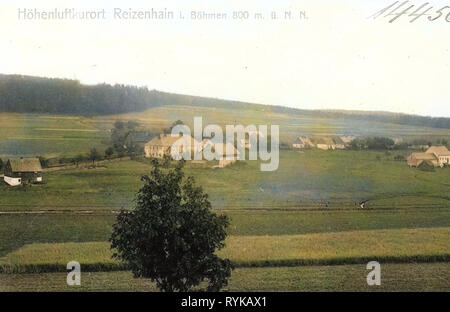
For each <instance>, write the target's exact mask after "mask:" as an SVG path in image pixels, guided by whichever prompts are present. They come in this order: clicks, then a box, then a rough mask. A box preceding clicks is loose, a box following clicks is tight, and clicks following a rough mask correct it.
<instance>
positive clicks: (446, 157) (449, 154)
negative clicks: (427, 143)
mask: <svg viewBox="0 0 450 312" xmlns="http://www.w3.org/2000/svg"><path fill="white" fill-rule="evenodd" d="M425 153H427V154H433V155H434V156H436V158H437V159H438V161H439V165H440V166H441V167H442V166H444V165H450V151H449V150H448V149H447V147H445V146H431V147H430V148H429V149H427V151H426V152H425Z"/></svg>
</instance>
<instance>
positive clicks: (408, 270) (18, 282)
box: [0, 262, 450, 292]
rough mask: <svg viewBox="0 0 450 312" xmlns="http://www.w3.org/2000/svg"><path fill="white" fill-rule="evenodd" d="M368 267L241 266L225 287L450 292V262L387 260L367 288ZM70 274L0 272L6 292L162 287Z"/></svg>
mask: <svg viewBox="0 0 450 312" xmlns="http://www.w3.org/2000/svg"><path fill="white" fill-rule="evenodd" d="M367 273H368V270H366V266H365V265H360V264H354V265H337V266H336V265H334V266H301V267H276V268H238V269H236V270H234V271H233V274H232V276H231V279H230V281H229V284H228V286H227V287H226V288H225V289H224V291H251V292H253V291H365V292H372V291H416V292H417V291H450V281H449V279H448V278H446V277H448V276H450V263H448V262H445V263H420V264H416V263H408V264H405V263H402V264H391V263H387V264H382V269H381V285H380V286H368V285H367V283H366V275H367ZM66 277H67V274H66V273H41V274H0V292H1V291H65V292H71V291H121V292H123V291H157V289H156V287H155V285H154V284H153V283H152V282H150V281H149V280H147V279H135V278H133V276H132V274H131V273H130V272H125V271H120V272H89V273H82V275H81V286H67V283H66Z"/></svg>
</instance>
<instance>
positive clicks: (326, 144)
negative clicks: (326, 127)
mask: <svg viewBox="0 0 450 312" xmlns="http://www.w3.org/2000/svg"><path fill="white" fill-rule="evenodd" d="M313 142H314V143H316V147H317V148H318V149H322V150H335V149H345V144H344V141H342V139H341V138H339V137H316V138H315V139H313Z"/></svg>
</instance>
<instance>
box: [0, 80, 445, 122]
mask: <svg viewBox="0 0 450 312" xmlns="http://www.w3.org/2000/svg"><path fill="white" fill-rule="evenodd" d="M165 105H192V106H200V107H202V106H203V107H224V108H227V109H252V110H259V111H263V112H276V113H283V114H289V115H297V116H312V117H320V118H331V119H336V118H340V119H350V120H367V121H379V122H388V123H396V124H405V125H415V126H423V127H432V128H444V129H450V118H446V117H427V116H418V115H408V114H400V113H388V112H361V111H345V110H306V109H297V108H290V107H283V106H275V105H262V104H253V103H247V102H240V101H229V100H223V99H215V98H206V97H199V96H190V95H183V94H174V93H166V92H160V91H156V90H149V89H148V88H147V87H135V86H128V85H119V84H117V85H109V84H98V85H83V84H81V83H80V82H79V81H78V80H71V79H55V78H40V77H32V76H22V75H1V74H0V112H17V113H48V114H72V115H88V116H90V115H108V114H120V113H128V112H136V111H142V110H146V109H148V108H151V107H156V106H165Z"/></svg>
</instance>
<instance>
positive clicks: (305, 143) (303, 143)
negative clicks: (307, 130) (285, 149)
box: [292, 136, 314, 148]
mask: <svg viewBox="0 0 450 312" xmlns="http://www.w3.org/2000/svg"><path fill="white" fill-rule="evenodd" d="M313 146H314V144H313V143H312V142H311V140H310V139H309V138H307V137H304V136H300V137H298V138H297V139H295V141H294V143H292V147H293V148H308V147H313Z"/></svg>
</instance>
